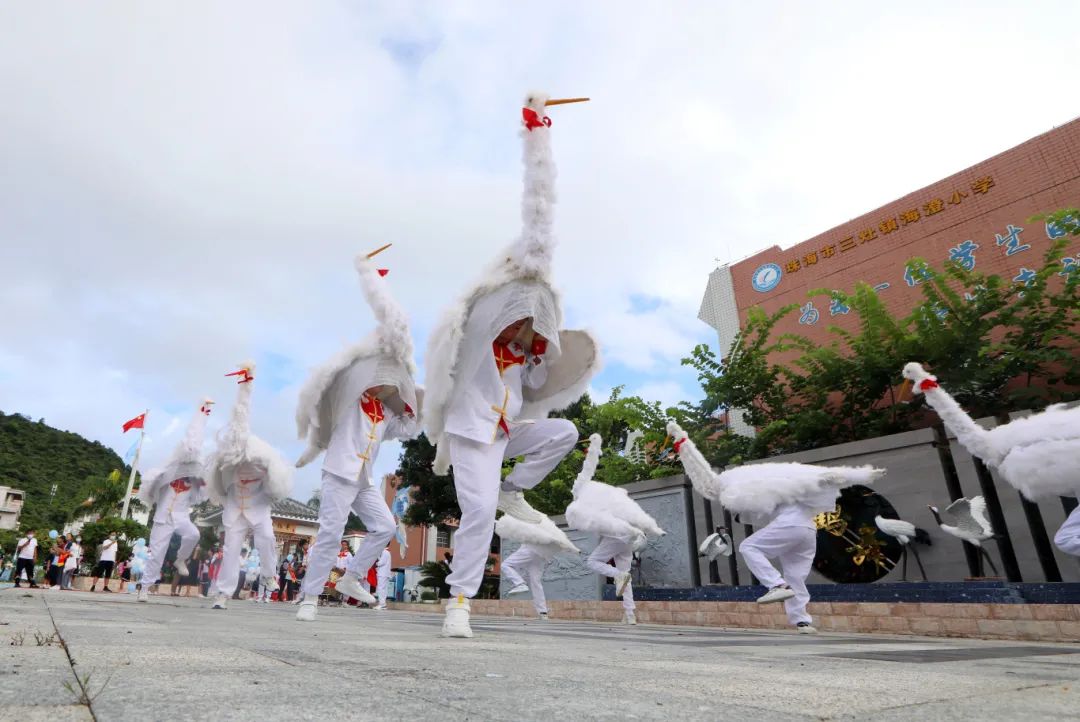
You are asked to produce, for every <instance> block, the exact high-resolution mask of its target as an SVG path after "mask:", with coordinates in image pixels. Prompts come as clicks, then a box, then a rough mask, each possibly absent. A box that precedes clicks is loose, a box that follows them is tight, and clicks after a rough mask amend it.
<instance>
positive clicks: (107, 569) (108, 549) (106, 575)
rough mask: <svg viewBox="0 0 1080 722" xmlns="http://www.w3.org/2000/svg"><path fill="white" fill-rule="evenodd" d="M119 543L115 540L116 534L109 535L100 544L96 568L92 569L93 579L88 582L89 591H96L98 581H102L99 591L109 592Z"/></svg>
mask: <svg viewBox="0 0 1080 722" xmlns="http://www.w3.org/2000/svg"><path fill="white" fill-rule="evenodd" d="M119 544H120V542H118V541H117V540H116V532H113V533H111V534H109V538H108V539H106V540H105V541H103V542H102V543H101V555H100V556H99V557H98V563H97V566H96V567H94V577H93V579H91V580H90V591H92V592H95V591H97V583H98V579H101V580H102V583H101V591H103V592H111V591H112V590H111V589H109V579H110V578H111V577H112V572H113V567H114V566H116V550H117V548H118V547H119Z"/></svg>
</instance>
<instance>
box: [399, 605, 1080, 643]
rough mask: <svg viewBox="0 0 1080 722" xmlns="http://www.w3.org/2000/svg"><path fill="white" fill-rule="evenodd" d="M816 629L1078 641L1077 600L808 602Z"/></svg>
mask: <svg viewBox="0 0 1080 722" xmlns="http://www.w3.org/2000/svg"><path fill="white" fill-rule="evenodd" d="M391 607H392V608H393V609H397V610H403V611H415V612H429V613H430V612H433V611H436V610H438V609H439V607H436V606H434V605H431V604H406V603H392V604H391ZM548 609H549V612H550V614H551V618H552V619H566V620H581V621H590V622H616V623H617V622H620V621H621V620H622V617H623V610H622V604H621V603H620V602H600V601H549V602H548ZM472 611H473V614H477V615H492V616H504V617H523V618H535V617H536V612H535V611H534V610H533V606H532V602H529V601H528V600H523V601H519V600H500V599H474V600H472ZM809 612H810V614H811V615H813V617H814V626H816V627H817V628H818V629H819V630H821V631H822V632H865V633H871V634H873V633H877V634H911V635H921V636H929V637H965V638H976V639H1009V640H1026V641H1040V642H1080V604H930V603H910V602H811V603H810V606H809ZM637 620H638V622H639V623H641V624H683V625H693V626H701V627H722V628H732V629H790V628H791V625H790V624H789V623H788V621H787V617H786V616H785V615H784V612H783V607H782V605H768V606H762V605H758V604H757V603H755V602H637Z"/></svg>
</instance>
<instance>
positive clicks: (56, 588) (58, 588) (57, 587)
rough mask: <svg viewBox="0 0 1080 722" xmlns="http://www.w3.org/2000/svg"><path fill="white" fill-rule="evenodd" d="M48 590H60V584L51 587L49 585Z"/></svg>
mask: <svg viewBox="0 0 1080 722" xmlns="http://www.w3.org/2000/svg"><path fill="white" fill-rule="evenodd" d="M49 591H53V592H58V591H60V585H59V584H54V585H52V586H51V587H49Z"/></svg>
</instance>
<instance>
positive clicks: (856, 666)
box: [0, 589, 1080, 722]
mask: <svg viewBox="0 0 1080 722" xmlns="http://www.w3.org/2000/svg"><path fill="white" fill-rule="evenodd" d="M209 607H210V603H209V601H208V600H204V599H185V598H180V599H174V598H170V597H152V598H151V602H150V603H148V604H137V603H136V602H135V599H134V596H130V595H124V594H113V595H105V594H101V593H97V594H90V593H82V592H47V591H36V590H35V591H27V590H25V589H7V590H4V591H0V635H2V636H0V639H2V640H3V645H2V649H3V661H2V663H0V716H2V717H3V718H4V719H18V720H37V719H41V720H45V719H48V720H50V721H51V720H68V719H97V720H128V719H140V720H147V719H151V720H152V719H171V720H186V719H192V720H196V719H197V720H205V719H229V720H231V719H238V720H239V719H243V720H248V719H268V718H273V717H277V716H282V717H283V718H284V719H325V718H327V717H330V718H341V717H345V718H349V719H377V718H378V719H387V718H395V719H438V720H511V719H513V720H546V721H549V722H550V720H555V719H609V720H624V719H642V720H644V719H669V720H670V719H679V720H680V721H682V720H776V719H785V720H802V719H855V718H858V719H860V720H905V719H919V720H993V719H1024V720H1038V719H1047V720H1049V719H1055V720H1057V719H1061V718H1063V717H1075V716H1076V715H1077V713H1078V711H1080V690H1078V687H1077V684H1078V682H1080V645H1054V644H1038V643H1011V642H992V641H980V640H956V639H930V638H918V637H886V636H868V635H853V634H821V635H817V636H796V635H794V634H792V633H790V632H786V631H785V632H769V631H745V630H718V629H714V628H700V627H675V626H670V625H665V626H649V625H641V626H638V627H623V626H613V625H606V624H597V623H583V622H559V621H554V620H553V621H551V622H547V623H541V622H538V621H536V622H532V621H521V620H513V619H505V618H484V619H476V620H474V630H475V631H476V637H475V638H474V639H472V640H445V639H441V638H439V637H438V632H439V626H440V623H441V616H439V615H436V614H422V613H415V612H394V611H388V612H374V611H371V610H358V609H353V608H329V609H320V615H319V620H318V621H317V622H315V623H312V624H302V623H300V622H296V621H295V620H294V619H293V615H294V613H295V609H296V608H295V607H294V606H292V605H286V604H269V605H255V604H252V603H250V602H246V601H243V602H238V601H233V602H231V603H230V608H229V609H228V610H226V611H223V612H222V611H214V610H211V609H210V608H209ZM54 635H55V636H54ZM61 640H62V642H63V644H61V643H60V641H61ZM9 642H10V644H9ZM80 698H81V699H80Z"/></svg>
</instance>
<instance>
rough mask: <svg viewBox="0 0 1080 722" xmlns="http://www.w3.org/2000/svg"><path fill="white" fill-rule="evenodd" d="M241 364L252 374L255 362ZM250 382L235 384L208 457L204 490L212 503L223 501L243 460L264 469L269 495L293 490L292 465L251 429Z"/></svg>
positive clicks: (273, 495) (271, 496) (272, 495)
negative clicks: (233, 395) (224, 420)
mask: <svg viewBox="0 0 1080 722" xmlns="http://www.w3.org/2000/svg"><path fill="white" fill-rule="evenodd" d="M243 368H246V369H247V370H248V371H249V373H251V374H252V375H254V371H255V364H254V362H251V361H249V362H247V363H245V364H243ZM253 385H254V381H248V382H246V383H240V384H238V385H237V386H238V388H237V392H236V403H235V404H234V405H233V408H232V412H231V415H230V417H229V423H228V424H226V425H225V427H224V428H222V430H221V431H220V432H219V434H218V446H217V450H216V451H215V452H214V453H213V454H212V455H211V456H210V458H209V459H208V460H207V464H206V471H205V479H206V486H207V492H208V493H209V495H210V499H211V501H213V502H214V503H215V504H223V503H224V502H225V498H226V496H228V486H229V484H231V483H232V482H233V477H234V476H235V469H236V468H237V467H238V466H240V465H242V464H253V465H255V466H257V467H261V468H263V469H265V470H266V481H265V482H264V483H263V487H262V488H263V491H264V492H265V493H266V494H267V495H268V496H269V497H270V498H271V499H282V498H284V497H286V496H288V495H289V493H290V492H291V491H292V481H293V479H292V469H291V468H290V467H289V465H288V464H287V463H286V462H285V459H284V458H282V456H281V454H280V453H278V451H277V450H276V449H275V448H274V447H272V446H271V445H270V444H268V443H266V442H265V441H263V440H262V439H260V438H259V437H257V436H255V434H253V433H251V392H252V386H253Z"/></svg>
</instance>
